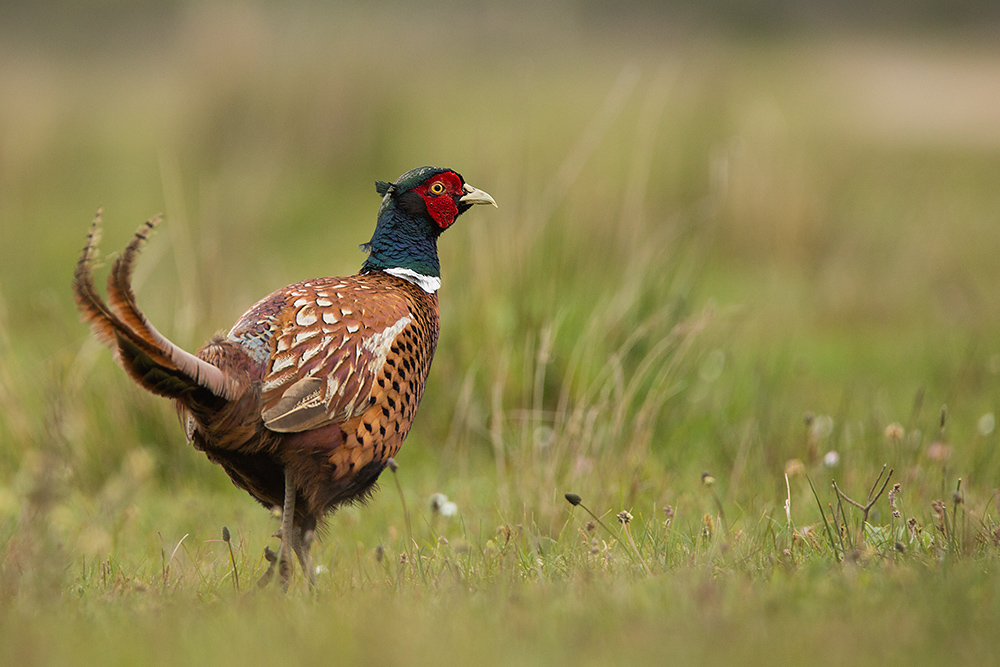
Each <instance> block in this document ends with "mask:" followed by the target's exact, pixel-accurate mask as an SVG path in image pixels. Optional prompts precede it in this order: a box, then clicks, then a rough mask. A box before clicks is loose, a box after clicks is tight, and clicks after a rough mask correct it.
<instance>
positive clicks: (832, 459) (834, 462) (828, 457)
mask: <svg viewBox="0 0 1000 667" xmlns="http://www.w3.org/2000/svg"><path fill="white" fill-rule="evenodd" d="M839 464H840V454H838V453H837V450H836V449H831V450H830V451H828V452H827V453H826V454H825V455H824V456H823V465H825V466H826V467H827V468H836V467H837V466H838V465H839Z"/></svg>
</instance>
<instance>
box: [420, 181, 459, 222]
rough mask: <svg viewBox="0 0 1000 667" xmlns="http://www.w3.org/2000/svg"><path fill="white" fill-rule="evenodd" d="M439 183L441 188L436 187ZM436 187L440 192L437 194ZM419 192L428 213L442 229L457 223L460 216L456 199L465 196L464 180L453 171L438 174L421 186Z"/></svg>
mask: <svg viewBox="0 0 1000 667" xmlns="http://www.w3.org/2000/svg"><path fill="white" fill-rule="evenodd" d="M437 183H440V186H435V184H437ZM441 186H443V189H441ZM435 187H437V189H438V190H440V192H435ZM417 192H418V193H419V194H420V196H421V197H423V199H424V203H426V204H427V212H428V213H430V216H431V218H433V219H434V222H436V223H437V224H438V226H439V227H440V228H441V229H447V228H448V227H450V226H451V224H452V223H453V222H455V218H456V217H457V216H458V204H457V203H456V199H457V198H458V197H461V196H462V194H463V192H462V179H461V177H459V175H458V174H456V173H454V172H451V171H446V172H444V173H442V174H438V175H437V176H435V177H434V178H431V179H429V180H428V181H427V182H426V183H424V184H423V185H421V186H420V187H419V188H418V189H417Z"/></svg>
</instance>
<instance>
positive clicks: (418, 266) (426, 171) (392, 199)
mask: <svg viewBox="0 0 1000 667" xmlns="http://www.w3.org/2000/svg"><path fill="white" fill-rule="evenodd" d="M375 189H376V190H377V191H378V193H379V194H380V195H382V206H381V207H380V208H379V211H378V223H377V224H376V226H375V233H374V234H373V235H372V239H371V241H369V242H368V243H366V244H364V245H363V246H361V248H362V250H365V251H367V252H368V259H367V260H366V261H365V263H364V265H363V266H362V267H361V272H362V273H372V272H374V271H384V272H386V273H390V274H392V275H396V276H399V277H400V278H405V279H406V280H409V281H410V282H412V283H415V284H417V285H419V286H420V287H421V288H423V289H424V290H425V291H427V292H434V291H436V290H437V289H438V288H439V287H440V286H441V266H440V264H439V263H438V255H437V239H438V236H440V235H441V232H443V231H444V230H446V229H448V227H450V226H451V225H452V224H453V223H454V222H455V219H456V218H458V216H460V215H461V214H462V213H464V212H465V211H467V210H469V209H470V208H472V206H474V205H475V204H492V205H493V206H496V205H497V203H496V202H495V201H494V200H493V197H491V196H490V195H489V194H487V193H485V192H483V191H482V190H479V189H477V188H474V187H472V186H471V185H469V184H468V183H466V182H465V179H463V178H462V176H461V175H460V174H458V173H456V172H454V171H452V170H451V169H442V168H440V167H418V168H417V169H413V170H411V171H408V172H406V173H405V174H403V175H402V176H400V177H399V178H397V179H396V180H395V181H394V182H393V183H386V182H385V181H377V182H376V183H375Z"/></svg>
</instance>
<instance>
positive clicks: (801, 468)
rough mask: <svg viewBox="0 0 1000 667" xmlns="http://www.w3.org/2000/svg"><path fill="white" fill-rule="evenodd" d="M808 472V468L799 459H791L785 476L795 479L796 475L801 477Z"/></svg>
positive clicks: (786, 467)
mask: <svg viewBox="0 0 1000 667" xmlns="http://www.w3.org/2000/svg"><path fill="white" fill-rule="evenodd" d="M805 471H806V466H805V464H804V463H802V461H800V460H799V459H789V460H788V461H787V462H786V463H785V474H786V475H788V476H789V477H795V476H796V475H801V474H802V473H804V472H805Z"/></svg>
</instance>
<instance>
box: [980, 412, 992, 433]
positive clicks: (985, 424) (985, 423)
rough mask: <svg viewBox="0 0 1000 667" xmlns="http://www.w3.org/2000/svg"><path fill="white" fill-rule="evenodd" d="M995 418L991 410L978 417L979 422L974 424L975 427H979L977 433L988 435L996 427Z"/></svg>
mask: <svg viewBox="0 0 1000 667" xmlns="http://www.w3.org/2000/svg"><path fill="white" fill-rule="evenodd" d="M996 425H997V418H996V417H995V416H994V415H993V413H992V412H987V413H986V414H985V415H983V416H982V417H980V418H979V422H978V423H977V424H976V428H978V429H979V435H989V434H990V433H992V432H993V429H994V428H996Z"/></svg>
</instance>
